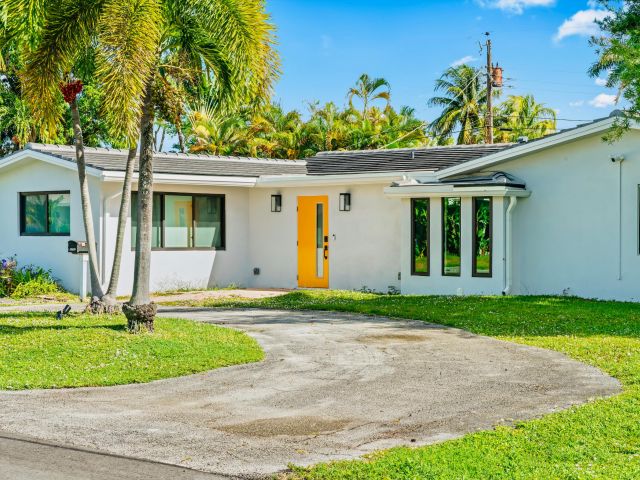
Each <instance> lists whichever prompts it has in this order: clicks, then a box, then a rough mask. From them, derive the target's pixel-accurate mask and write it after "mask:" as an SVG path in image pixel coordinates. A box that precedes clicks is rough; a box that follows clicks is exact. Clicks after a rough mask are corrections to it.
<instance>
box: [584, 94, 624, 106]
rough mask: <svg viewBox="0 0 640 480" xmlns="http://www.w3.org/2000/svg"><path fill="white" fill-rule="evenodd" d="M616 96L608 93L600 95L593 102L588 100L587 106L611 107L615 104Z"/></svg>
mask: <svg viewBox="0 0 640 480" xmlns="http://www.w3.org/2000/svg"><path fill="white" fill-rule="evenodd" d="M617 98H618V97H617V96H615V95H609V94H608V93H600V94H599V95H596V97H595V98H594V99H593V100H589V105H591V106H592V107H596V108H607V107H613V106H614V105H615V104H616V100H617Z"/></svg>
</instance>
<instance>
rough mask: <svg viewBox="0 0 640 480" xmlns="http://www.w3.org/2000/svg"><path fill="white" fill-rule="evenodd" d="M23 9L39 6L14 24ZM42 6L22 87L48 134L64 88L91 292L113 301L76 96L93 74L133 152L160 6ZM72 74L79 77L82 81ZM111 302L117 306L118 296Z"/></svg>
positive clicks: (65, 1)
mask: <svg viewBox="0 0 640 480" xmlns="http://www.w3.org/2000/svg"><path fill="white" fill-rule="evenodd" d="M16 3H20V2H16ZM22 3H24V2H22ZM25 9H26V10H28V11H29V12H31V11H32V10H33V9H30V8H29V7H24V6H23V8H22V10H20V9H18V8H16V9H15V11H9V12H8V13H9V16H10V18H13V17H12V16H15V21H14V24H16V23H17V22H19V21H22V20H23V19H24V17H25V14H24V10H25ZM39 11H40V12H41V15H42V21H41V22H40V24H41V25H42V27H41V33H40V34H39V35H37V41H34V42H35V45H34V46H33V48H29V49H27V53H26V55H25V58H26V61H25V64H26V67H25V72H24V75H23V78H24V82H23V88H24V92H25V96H26V98H27V100H28V101H29V104H30V106H31V108H32V109H33V113H34V116H35V118H36V119H37V121H38V123H39V124H40V125H41V130H42V131H43V132H52V131H55V129H56V126H57V124H58V122H59V120H60V110H59V98H60V93H61V92H62V94H63V97H64V100H65V101H66V102H67V103H68V104H69V107H70V110H71V115H72V124H73V132H74V143H75V146H76V161H77V167H78V179H79V182H80V196H81V202H82V212H83V222H84V227H85V233H86V239H87V243H88V247H89V259H90V261H89V264H90V271H91V291H92V296H93V297H94V298H95V297H97V298H99V299H107V298H106V296H105V295H104V293H103V290H102V285H101V283H100V279H99V267H98V259H97V251H96V242H95V232H94V226H93V225H94V224H93V216H92V209H91V200H90V196H89V187H88V181H87V178H86V163H85V159H84V141H83V135H82V126H81V123H80V112H79V109H78V95H79V94H80V93H81V91H82V87H83V82H82V78H81V77H82V76H83V74H84V76H85V78H86V76H87V75H92V76H95V78H96V81H97V83H98V84H99V85H100V88H101V89H102V91H103V93H104V97H103V98H104V103H103V111H104V113H105V117H106V119H107V121H108V124H109V125H110V128H111V130H112V131H113V132H114V135H115V136H118V137H121V138H126V139H127V141H128V143H129V144H130V145H132V149H133V148H134V147H135V144H136V137H137V135H138V118H139V114H140V111H141V95H142V92H143V88H144V85H145V80H146V79H147V78H148V76H149V73H150V71H151V66H152V60H153V58H154V55H153V54H154V52H155V47H156V45H157V43H158V36H159V30H158V28H157V23H158V20H159V18H160V8H159V5H158V3H157V1H156V0H121V1H116V0H103V1H89V0H83V1H76V0H60V1H58V2H52V3H48V4H44V3H43V4H42V5H41V9H40V10H39ZM34 23H36V22H35V21H34ZM9 30H10V29H9ZM74 72H75V73H76V74H78V75H79V77H80V78H76V77H75V76H74ZM89 72H90V73H89ZM128 171H130V169H129V168H128ZM127 185H129V188H130V183H128V182H127V181H125V182H124V189H125V193H126V189H127ZM127 201H128V200H127V198H126V195H123V198H122V202H123V204H125V205H126V202H127ZM121 210H122V208H121ZM118 233H119V235H120V234H121V232H118ZM116 253H117V252H116ZM117 258H118V255H117V254H116V259H117ZM115 263H116V262H115V260H114V264H115ZM110 290H111V289H110ZM109 303H115V300H113V302H109ZM97 308H98V307H97Z"/></svg>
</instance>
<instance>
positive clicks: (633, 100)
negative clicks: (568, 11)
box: [589, 0, 640, 138]
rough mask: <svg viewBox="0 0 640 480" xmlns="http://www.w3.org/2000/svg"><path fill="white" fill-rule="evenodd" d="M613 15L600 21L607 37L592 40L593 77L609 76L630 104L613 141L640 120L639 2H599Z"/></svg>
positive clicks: (611, 85) (624, 112)
mask: <svg viewBox="0 0 640 480" xmlns="http://www.w3.org/2000/svg"><path fill="white" fill-rule="evenodd" d="M599 3H600V4H601V5H602V7H603V8H605V9H607V10H608V11H609V12H610V15H609V16H607V17H606V18H604V19H603V20H601V21H599V22H598V23H599V25H600V28H601V30H602V31H603V32H604V33H605V35H601V36H596V37H593V38H592V39H591V43H592V45H594V46H595V48H596V53H597V55H598V59H597V61H596V62H595V63H594V64H593V65H592V66H591V68H590V70H589V73H590V74H591V75H592V76H599V75H601V74H603V73H604V74H606V75H607V86H608V87H611V88H617V89H618V91H619V96H621V97H623V98H625V99H626V100H627V101H628V102H629V106H628V107H627V108H626V109H624V111H623V116H622V117H621V118H620V119H619V120H618V122H617V128H616V130H615V131H614V133H613V138H615V137H617V136H619V135H621V134H622V132H624V130H626V128H627V127H628V126H629V122H630V121H632V120H635V121H638V120H639V119H640V0H626V1H619V0H616V1H611V0H599Z"/></svg>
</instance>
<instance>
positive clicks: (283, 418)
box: [0, 309, 620, 477]
mask: <svg viewBox="0 0 640 480" xmlns="http://www.w3.org/2000/svg"><path fill="white" fill-rule="evenodd" d="M162 315H165V316H174V317H175V316H179V317H185V318H190V319H195V320H201V321H206V322H212V323H218V324H225V325H228V326H231V327H233V328H238V329H241V330H244V331H246V332H248V333H249V334H250V335H252V336H253V337H255V338H256V339H257V340H258V341H259V342H260V343H261V344H262V346H263V347H264V349H265V351H266V352H267V358H266V360H265V361H264V362H262V363H258V364H251V365H242V366H236V367H229V368H223V369H219V370H215V371H212V372H208V373H204V374H198V375H193V376H189V377H183V378H177V379H171V380H162V381H157V382H153V383H150V384H146V385H129V386H122V387H109V388H81V389H72V390H57V391H54V390H50V391H26V392H0V430H4V431H9V432H16V433H20V434H23V435H28V436H31V437H35V438H40V439H46V440H47V441H53V442H59V443H62V444H68V445H74V446H78V447H83V448H91V449H97V450H101V451H105V452H111V453H115V454H120V455H126V456H134V457H141V458H146V459H150V460H155V461H161V462H167V463H172V464H176V465H181V466H184V467H190V468H195V469H198V470H204V471H209V472H215V473H219V474H230V475H240V476H249V477H251V476H259V475H262V474H266V473H272V472H276V471H279V470H283V469H285V468H286V466H287V464H288V463H289V462H292V463H295V464H302V465H306V464H311V463H316V462H321V461H327V460H336V459H342V458H353V457H357V456H359V455H362V454H364V453H367V452H371V451H373V450H378V449H381V448H387V447H392V446H396V445H421V444H426V443H431V442H436V441H440V440H446V439H450V438H454V437H457V436H460V435H463V434H464V433H467V432H471V431H475V430H480V429H487V428H491V427H493V426H495V425H497V424H504V423H510V422H512V421H513V420H516V419H517V420H522V419H528V418H532V417H536V416H539V415H542V414H544V413H548V412H552V411H555V410H559V409H563V408H566V407H568V406H570V405H574V404H578V403H581V402H585V401H586V400H588V399H590V398H593V397H599V396H606V395H611V394H614V393H616V392H618V391H619V390H620V386H619V384H618V382H617V381H616V380H614V379H612V378H611V377H608V376H606V375H604V374H602V373H601V372H600V371H599V370H597V369H595V368H592V367H589V366H586V365H584V364H581V363H579V362H576V361H573V360H570V359H568V358H567V357H565V356H563V355H561V354H559V353H555V352H551V351H547V350H541V349H537V348H531V347H525V346H520V345H515V344H511V343H507V342H501V341H498V340H493V339H490V338H486V337H479V336H476V335H472V334H470V333H467V332H464V331H461V330H456V329H449V328H444V327H439V326H434V325H426V324H424V323H421V322H409V321H399V320H391V319H386V318H379V317H378V318H373V317H365V316H358V315H349V314H342V313H326V312H317V313H311V312H284V311H282V312H280V311H258V310H226V311H225V310H222V311H221V310H215V311H207V310H183V309H173V310H171V309H165V310H164V311H163V312H162Z"/></svg>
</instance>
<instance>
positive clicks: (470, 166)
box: [436, 117, 638, 180]
mask: <svg viewBox="0 0 640 480" xmlns="http://www.w3.org/2000/svg"><path fill="white" fill-rule="evenodd" d="M615 121H616V117H610V118H606V119H604V120H602V121H600V122H597V123H592V124H589V125H585V126H584V127H579V128H576V129H573V130H570V131H568V132H565V133H558V134H555V135H552V136H549V137H547V138H542V139H540V140H534V141H532V142H531V143H530V144H527V143H523V144H522V145H518V146H515V147H512V148H507V149H506V150H502V151H501V152H498V153H494V154H492V155H487V156H486V157H481V158H478V159H476V160H471V161H470V162H465V163H461V164H459V165H454V166H453V167H449V168H445V169H444V170H441V171H439V172H438V173H437V174H436V176H437V178H438V179H439V180H442V179H443V178H448V177H452V176H454V175H460V174H463V173H472V172H476V171H478V170H481V169H484V168H488V167H492V166H494V165H498V164H500V163H503V162H506V161H509V160H513V159H515V158H518V157H521V156H523V155H528V154H531V153H535V152H538V151H540V150H544V149H545V148H549V147H553V146H554V145H558V144H561V143H566V142H572V141H574V140H578V139H580V138H582V137H587V136H589V135H595V134H598V133H602V132H605V131H607V130H609V129H610V128H611V127H612V126H613V124H614V123H615ZM632 128H638V125H637V124H634V125H632Z"/></svg>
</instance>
